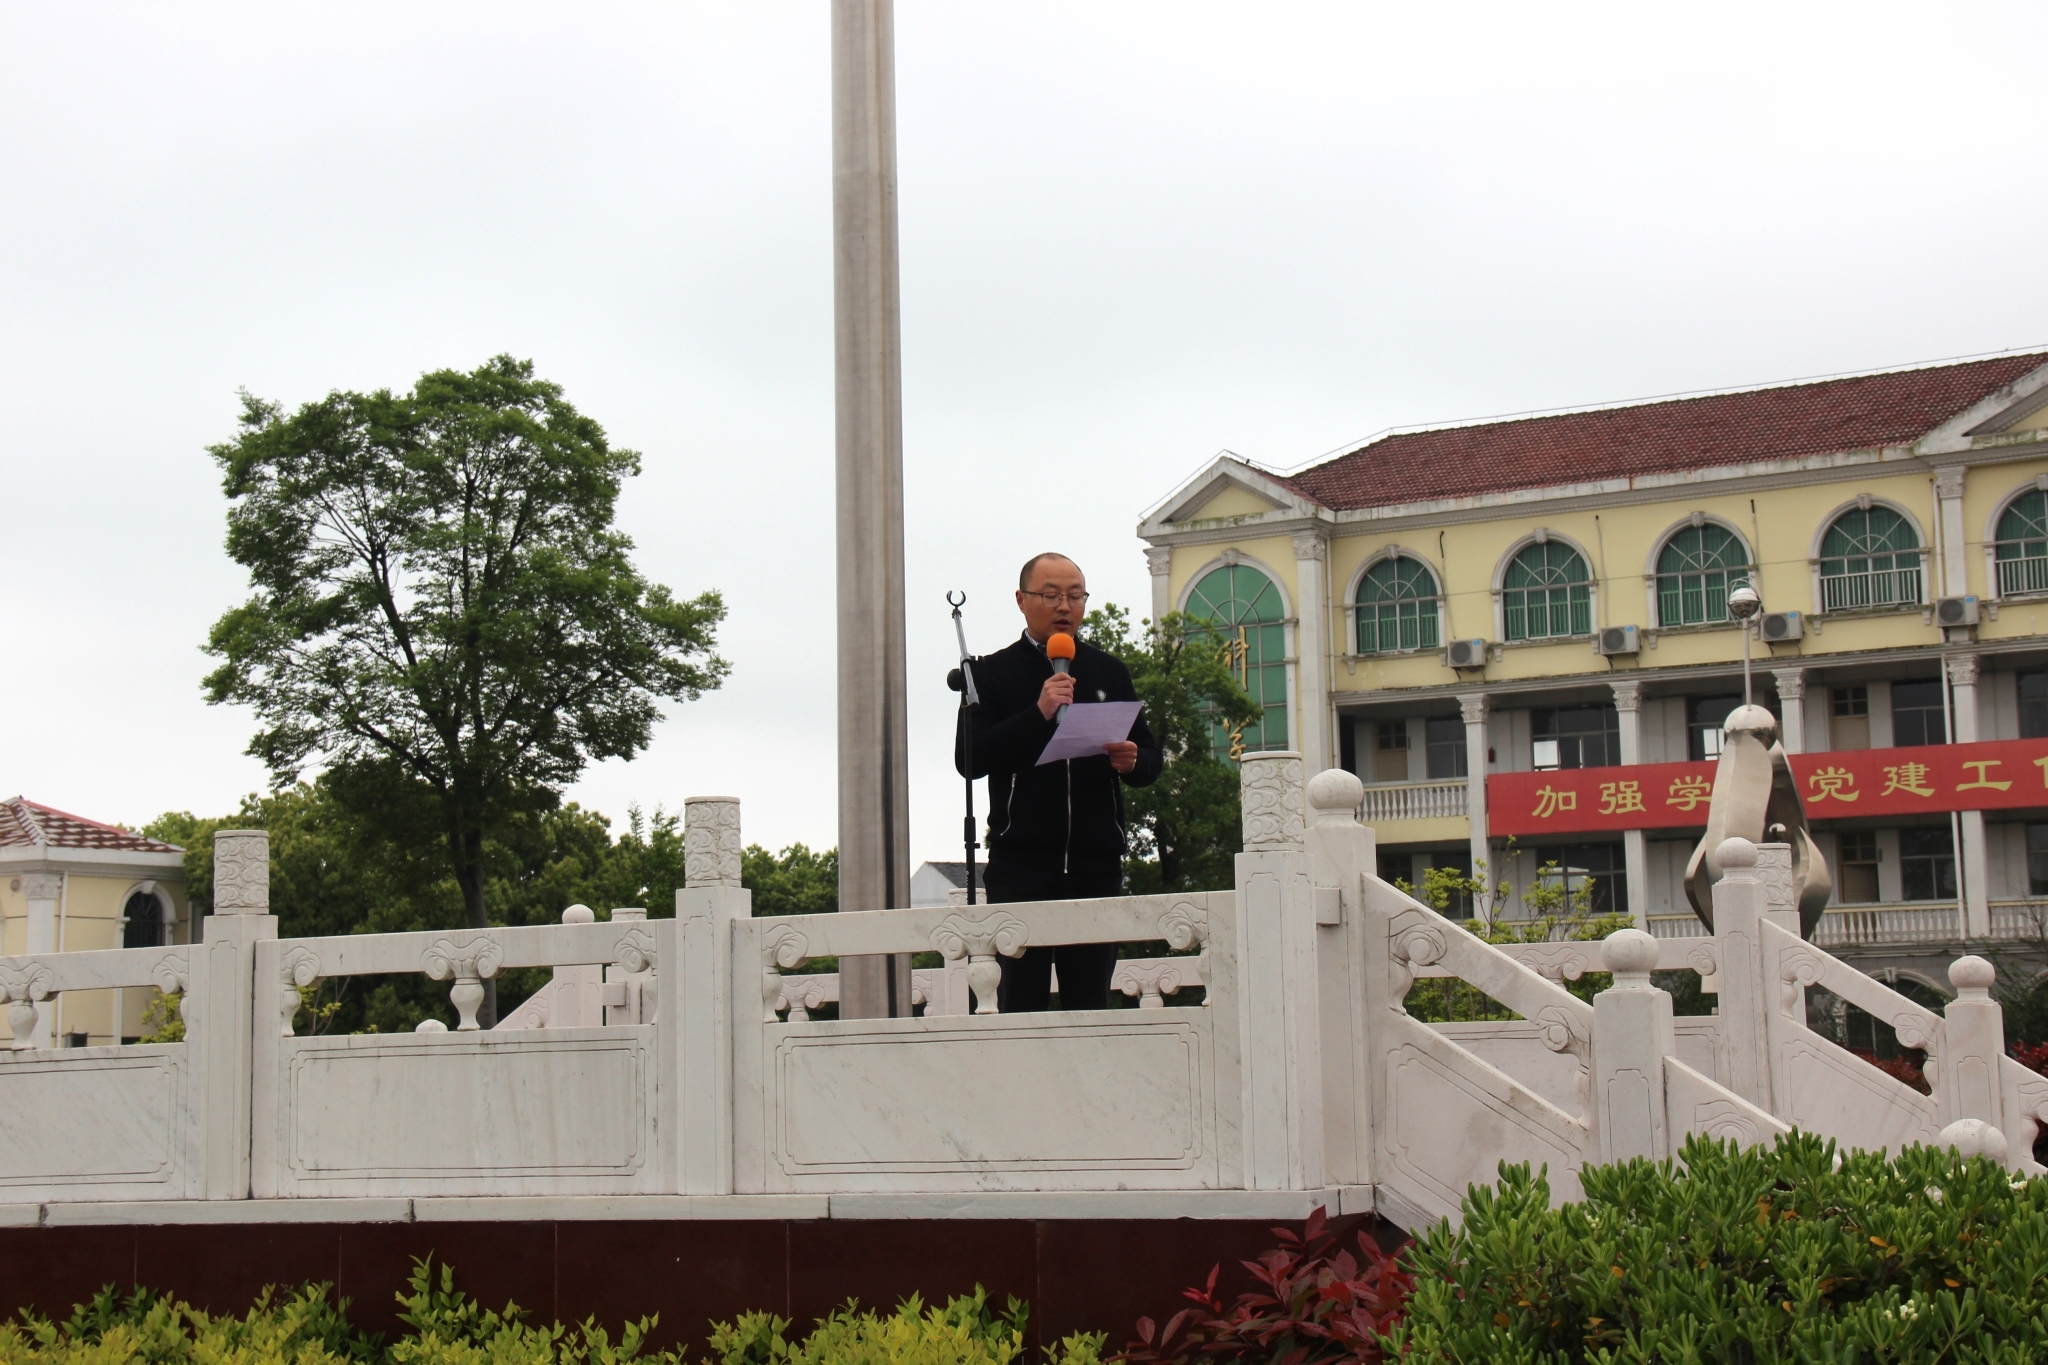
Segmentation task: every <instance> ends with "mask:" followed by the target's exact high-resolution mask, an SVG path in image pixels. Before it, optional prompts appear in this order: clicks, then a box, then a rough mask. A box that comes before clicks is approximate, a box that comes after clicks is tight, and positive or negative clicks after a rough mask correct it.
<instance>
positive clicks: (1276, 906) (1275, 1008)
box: [1237, 753, 1325, 1190]
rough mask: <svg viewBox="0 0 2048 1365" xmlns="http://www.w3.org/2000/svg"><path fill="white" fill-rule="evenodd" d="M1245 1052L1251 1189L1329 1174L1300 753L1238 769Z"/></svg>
mask: <svg viewBox="0 0 2048 1365" xmlns="http://www.w3.org/2000/svg"><path fill="white" fill-rule="evenodd" d="M1239 780H1240V784H1241V786H1240V792H1241V795H1242V801H1243V810H1244V852H1242V853H1240V854H1238V855H1237V905H1238V928H1237V934H1238V938H1237V954H1238V957H1237V973H1238V975H1237V989H1238V998H1239V1000H1240V1001H1241V1002H1242V1008H1241V1009H1240V1010H1239V1011H1238V1056H1239V1058H1240V1065H1241V1066H1242V1068H1243V1071H1242V1077H1243V1079H1242V1082H1241V1087H1240V1089H1241V1103H1242V1105H1243V1111H1242V1112H1243V1119H1242V1123H1243V1128H1242V1132H1243V1135H1244V1136H1243V1141H1244V1179H1245V1186H1246V1188H1248V1189H1255V1190H1304V1189H1306V1190H1314V1189H1321V1188H1322V1187H1323V1185H1324V1181H1325V1163H1324V1150H1325V1149H1324V1137H1325V1133H1324V1129H1323V1105H1322V1058H1321V1028H1320V1018H1321V1013H1322V1010H1321V1005H1320V1003H1319V1002H1320V1000H1321V991H1320V989H1319V986H1320V982H1319V979H1318V973H1317V970H1316V947H1317V942H1316V935H1317V926H1316V905H1315V902H1316V896H1315V891H1314V888H1313V886H1312V885H1311V881H1310V862H1309V858H1308V855H1307V853H1306V852H1305V850H1304V834H1305V829H1304V823H1303V806H1304V800H1305V796H1306V793H1305V791H1304V789H1303V783H1302V773H1301V755H1299V754H1295V753H1263V754H1246V755H1245V756H1244V763H1243V765H1242V766H1241V768H1240V769H1239Z"/></svg>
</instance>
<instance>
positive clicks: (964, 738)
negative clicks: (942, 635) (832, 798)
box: [946, 592, 981, 905]
mask: <svg viewBox="0 0 2048 1365" xmlns="http://www.w3.org/2000/svg"><path fill="white" fill-rule="evenodd" d="M946 601H947V603H948V604H949V605H951V607H952V608H953V634H954V636H955V638H957V639H958V640H959V641H960V667H958V668H956V669H954V670H953V672H954V673H955V675H956V676H957V677H958V679H959V683H960V745H961V748H962V750H963V752H964V753H965V755H966V758H967V763H966V768H967V814H966V816H965V817H964V818H963V819H962V820H961V823H960V835H961V841H962V843H964V844H965V845H966V852H967V903H968V904H969V905H973V904H974V850H975V849H977V848H979V847H980V846H981V844H980V841H979V840H978V839H976V838H975V837H974V716H973V710H974V708H975V707H976V706H978V705H980V704H981V697H980V696H979V695H978V694H977V693H976V692H975V690H974V663H973V660H972V659H971V657H970V656H969V655H968V653H967V627H966V626H965V625H963V624H962V623H961V620H960V608H962V607H964V606H966V605H967V594H966V593H964V592H949V593H947V594H946Z"/></svg>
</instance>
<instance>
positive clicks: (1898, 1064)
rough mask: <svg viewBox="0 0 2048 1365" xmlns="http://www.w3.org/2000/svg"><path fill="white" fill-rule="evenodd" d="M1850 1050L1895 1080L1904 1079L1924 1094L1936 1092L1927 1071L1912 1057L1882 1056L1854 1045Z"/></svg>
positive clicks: (1922, 1054)
mask: <svg viewBox="0 0 2048 1365" xmlns="http://www.w3.org/2000/svg"><path fill="white" fill-rule="evenodd" d="M1849 1051H1851V1052H1853V1053H1855V1054H1856V1055H1857V1056H1858V1057H1861V1058H1862V1059H1863V1060H1864V1061H1866V1062H1869V1063H1870V1064H1871V1065H1872V1066H1874V1067H1876V1068H1877V1069H1878V1070H1879V1071H1882V1072H1883V1073H1884V1074H1885V1075H1887V1076H1890V1077H1891V1078H1892V1079H1893V1080H1895V1081H1904V1082H1905V1083H1906V1084H1907V1085H1910V1086H1912V1087H1913V1088H1914V1089H1915V1090H1917V1091H1919V1092H1920V1093H1921V1094H1923V1095H1931V1094H1933V1093H1934V1092H1933V1089H1932V1088H1931V1087H1930V1086H1929V1085H1928V1084H1927V1072H1926V1071H1925V1070H1924V1069H1923V1068H1922V1067H1921V1064H1920V1063H1919V1062H1916V1061H1914V1060H1913V1059H1912V1058H1911V1057H1880V1056H1878V1055H1877V1054H1876V1053H1875V1052H1871V1051H1869V1050H1868V1049H1866V1048H1860V1047H1852V1048H1850V1049H1849ZM1920 1055H1921V1056H1922V1057H1925V1056H1926V1055H1927V1054H1926V1053H1924V1052H1923V1053H1921V1054H1920Z"/></svg>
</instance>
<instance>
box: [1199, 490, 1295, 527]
mask: <svg viewBox="0 0 2048 1365" xmlns="http://www.w3.org/2000/svg"><path fill="white" fill-rule="evenodd" d="M1276 505H1277V504H1275V503H1274V502H1273V501H1272V500H1271V499H1268V498H1262V497H1260V496H1259V495H1258V494H1256V493H1254V492H1252V491H1251V490H1250V489H1249V488H1245V487H1243V486H1241V485H1239V484H1232V485H1230V486H1229V487H1228V488H1226V489H1224V490H1223V491H1222V492H1221V493H1218V494H1217V495H1216V496H1215V497H1213V498H1211V499H1209V500H1208V501H1207V502H1205V503H1203V504H1202V505H1201V506H1200V507H1199V508H1197V509H1195V512H1194V514H1193V515H1192V516H1190V517H1189V518H1188V520H1189V521H1217V520H1221V519H1222V518H1225V517H1256V516H1259V515H1261V514H1262V513H1266V512H1271V511H1273V510H1274V508H1275V506H1276Z"/></svg>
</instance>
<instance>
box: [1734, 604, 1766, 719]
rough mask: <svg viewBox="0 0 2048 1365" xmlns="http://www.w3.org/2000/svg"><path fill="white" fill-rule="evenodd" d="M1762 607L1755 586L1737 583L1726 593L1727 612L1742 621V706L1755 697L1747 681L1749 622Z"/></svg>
mask: <svg viewBox="0 0 2048 1365" xmlns="http://www.w3.org/2000/svg"><path fill="white" fill-rule="evenodd" d="M1763 609H1764V599H1763V598H1762V597H1760V596H1759V595H1758V594H1757V590H1756V589H1755V588H1753V587H1751V586H1750V585H1749V584H1747V583H1742V584H1738V585H1737V586H1736V588H1735V590H1734V591H1733V592H1730V593H1729V594H1728V614H1729V615H1730V616H1732V617H1734V618H1735V619H1736V620H1737V621H1739V622H1741V623H1742V704H1743V705H1744V706H1750V705H1753V704H1754V703H1755V701H1756V698H1755V697H1754V696H1753V695H1752V689H1751V686H1750V681H1749V623H1750V619H1751V618H1752V617H1754V616H1755V615H1756V614H1757V613H1758V612H1760V611H1762V610H1763Z"/></svg>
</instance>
